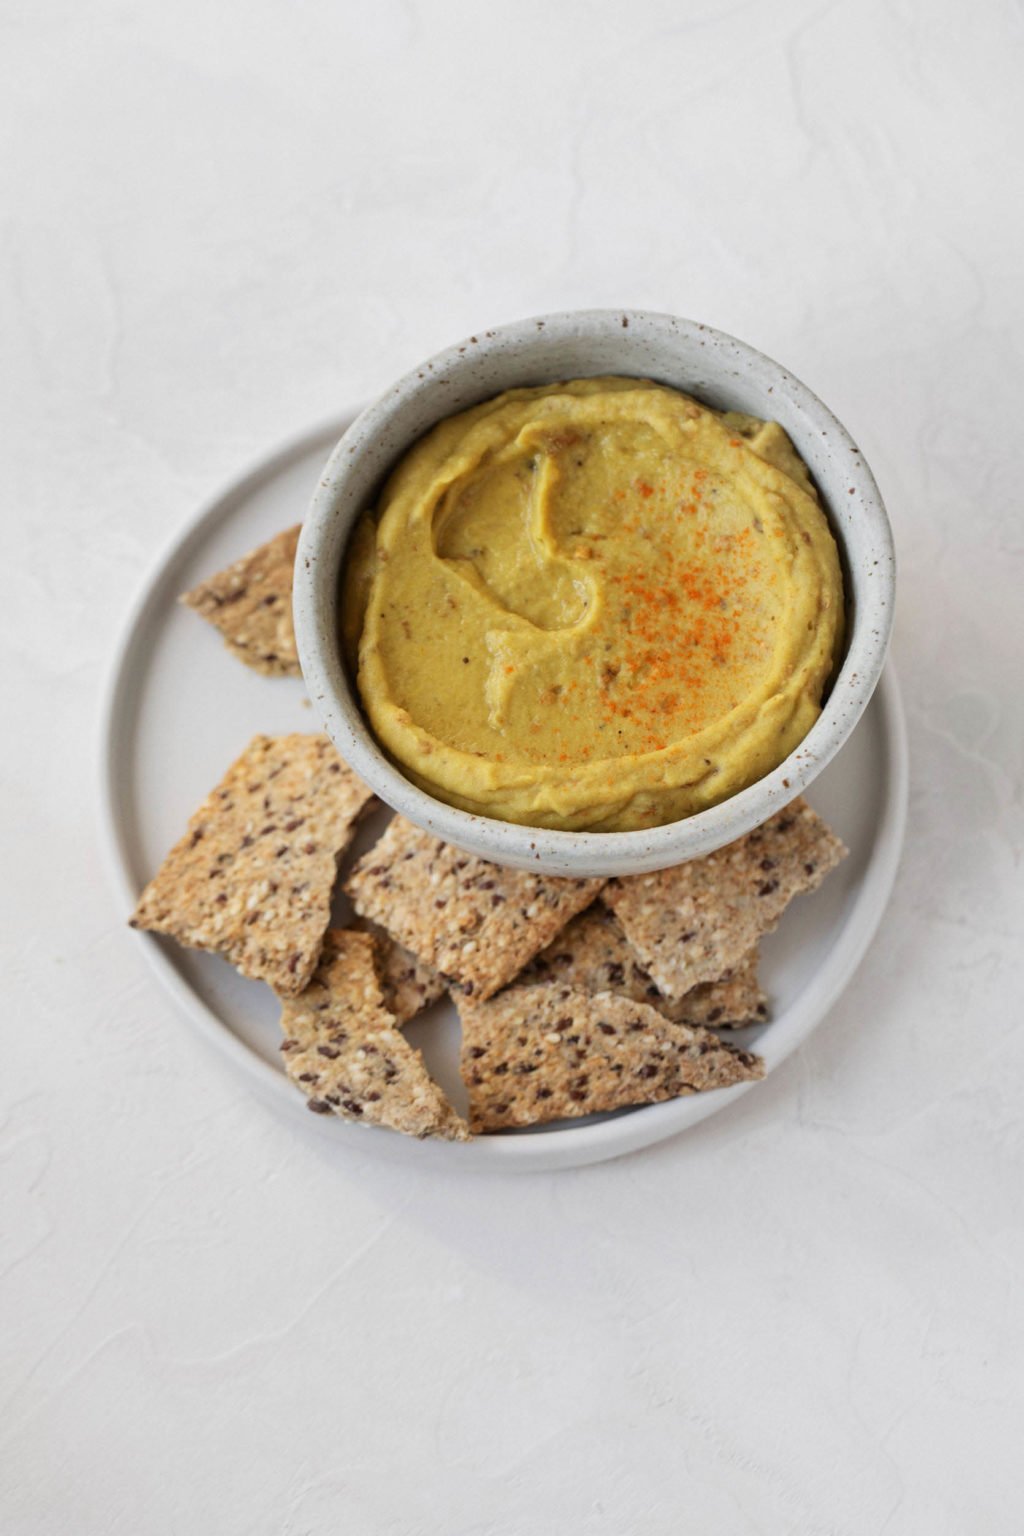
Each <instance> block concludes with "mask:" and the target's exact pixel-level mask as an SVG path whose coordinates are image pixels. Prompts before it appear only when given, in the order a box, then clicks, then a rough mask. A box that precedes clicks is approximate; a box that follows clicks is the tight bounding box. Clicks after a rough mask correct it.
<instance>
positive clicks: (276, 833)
mask: <svg viewBox="0 0 1024 1536" xmlns="http://www.w3.org/2000/svg"><path fill="white" fill-rule="evenodd" d="M372 799H373V796H372V793H371V791H370V790H369V789H367V787H366V785H365V784H364V783H363V782H362V780H360V779H358V778H357V777H356V775H355V774H354V773H353V772H352V770H351V769H350V768H349V767H347V766H346V764H345V763H343V762H342V761H341V759H340V757H339V756H338V754H337V752H336V751H335V750H334V748H333V746H332V745H331V743H330V741H329V740H328V739H327V737H326V736H306V735H298V734H296V735H290V736H255V737H254V738H253V740H252V741H251V742H250V743H249V745H248V747H246V749H245V751H244V752H243V753H242V755H241V757H239V758H238V759H237V760H236V761H235V762H234V763H232V765H231V767H230V768H229V769H228V771H227V773H226V774H225V776H224V778H223V779H222V781H221V783H220V784H219V785H218V786H217V788H216V789H215V790H213V791H212V793H211V794H209V795H208V796H207V798H206V799H205V800H204V801H203V803H202V805H201V806H200V807H199V809H198V811H196V813H195V815H194V816H193V817H192V819H191V820H190V822H189V824H188V831H187V832H186V833H185V835H184V837H182V838H181V840H180V841H179V842H177V843H176V844H175V845H174V847H173V848H172V849H171V851H170V853H169V854H168V855H167V857H166V859H165V860H164V862H163V864H162V865H161V866H160V869H159V871H158V873H157V874H156V875H155V877H154V878H153V879H152V880H151V881H150V882H149V884H148V885H147V886H146V889H145V890H144V891H143V893H142V895H141V897H140V898H139V904H138V906H137V908H136V910H135V914H134V916H133V917H132V918H131V925H132V927H133V928H147V929H150V930H151V931H152V932H154V933H165V934H168V935H169V936H170V937H171V938H173V939H177V941H178V943H179V944H187V945H189V946H191V947H192V948H193V949H208V950H213V951H214V952H215V953H218V954H222V955H224V956H225V958H226V959H228V960H230V961H231V963H232V965H234V966H236V967H237V968H238V970H239V971H241V973H242V975H243V976H252V977H255V978H256V979H257V980H260V981H266V982H268V983H269V984H270V986H272V987H273V988H274V989H275V991H277V992H280V993H282V994H284V995H293V994H295V993H297V992H301V991H302V989H303V987H304V986H305V985H306V983H307V981H308V980H309V978H310V976H311V975H312V973H313V968H314V966H315V965H316V961H317V956H318V955H319V953H320V944H321V941H322V939H323V935H324V931H325V929H326V927H327V924H328V922H329V920H330V907H331V892H332V889H333V886H334V882H335V877H336V874H337V868H338V860H339V858H340V857H341V855H342V853H343V852H344V850H345V849H346V848H347V847H348V845H349V843H350V841H351V839H352V835H353V831H354V828H355V824H356V821H357V819H358V817H359V815H360V813H361V812H362V811H363V809H364V808H365V807H366V805H367V804H368V803H369V802H370V801H371V800H372Z"/></svg>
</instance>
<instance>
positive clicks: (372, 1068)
mask: <svg viewBox="0 0 1024 1536" xmlns="http://www.w3.org/2000/svg"><path fill="white" fill-rule="evenodd" d="M374 949H375V942H374V940H373V938H372V937H371V935H370V934H368V933H355V932H354V931H352V930H351V929H345V928H341V929H337V928H334V929H329V930H328V931H327V933H326V934H325V936H324V944H323V950H322V951H321V955H320V960H319V963H318V965H317V968H316V971H315V972H314V973H313V978H312V980H311V981H310V983H309V985H308V986H307V987H306V989H305V991H303V992H301V993H300V994H299V996H298V997H291V998H286V999H284V1000H283V1006H282V1010H281V1028H282V1029H283V1031H284V1035H285V1038H284V1040H283V1041H282V1043H281V1050H282V1052H283V1054H284V1064H285V1071H286V1072H287V1073H288V1076H289V1077H290V1078H291V1079H292V1081H293V1082H294V1083H296V1084H297V1085H298V1086H299V1087H300V1088H301V1089H302V1091H303V1093H305V1094H306V1096H307V1098H308V1101H309V1106H308V1107H309V1108H310V1109H311V1110H313V1111H314V1112H315V1113H317V1114H322V1115H327V1114H335V1115H339V1116H340V1117H341V1119H343V1120H357V1121H358V1122H359V1123H360V1124H361V1125H384V1126H388V1127H389V1128H390V1129H391V1130H393V1131H401V1132H402V1133H403V1134H404V1135H406V1136H418V1137H420V1138H421V1139H422V1138H423V1137H425V1136H439V1137H441V1138H442V1139H444V1140H446V1141H467V1140H468V1139H469V1130H468V1127H467V1126H466V1123H465V1121H464V1120H463V1119H462V1118H461V1116H460V1115H458V1114H457V1113H456V1112H455V1110H454V1109H453V1108H452V1106H451V1104H449V1102H448V1100H447V1099H446V1098H445V1096H444V1094H443V1093H442V1092H441V1090H440V1088H439V1087H438V1086H437V1084H436V1083H435V1082H434V1080H433V1078H432V1077H431V1076H430V1074H429V1073H428V1072H427V1069H426V1067H425V1066H424V1064H423V1057H422V1056H421V1055H420V1053H419V1051H415V1050H413V1048H412V1046H411V1045H410V1044H409V1042H408V1041H407V1040H406V1038H405V1036H404V1035H401V1034H399V1032H398V1028H397V1026H396V1024H395V1020H394V1018H393V1017H392V1015H391V1014H390V1013H389V1012H388V1010H387V1009H386V1008H385V1006H384V999H383V996H382V994H381V988H380V983H379V981H378V978H377V970H376V965H375V959H374Z"/></svg>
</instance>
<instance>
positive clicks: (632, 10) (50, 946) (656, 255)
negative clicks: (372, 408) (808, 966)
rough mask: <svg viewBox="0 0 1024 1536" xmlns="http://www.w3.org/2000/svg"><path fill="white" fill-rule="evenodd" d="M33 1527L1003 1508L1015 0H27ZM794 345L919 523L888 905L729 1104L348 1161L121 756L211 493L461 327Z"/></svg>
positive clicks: (905, 1528)
mask: <svg viewBox="0 0 1024 1536" xmlns="http://www.w3.org/2000/svg"><path fill="white" fill-rule="evenodd" d="M0 22H2V34H3V35H2V48H0V57H2V65H0V69H2V75H3V78H2V80H0V114H2V118H3V122H2V124H0V143H2V144H3V146H4V150H3V167H2V172H0V175H2V186H0V210H2V211H0V258H2V265H3V291H2V299H0V304H2V310H0V337H2V344H0V355H2V375H3V376H2V383H0V389H2V402H0V440H2V452H0V483H2V498H3V499H2V518H3V524H2V549H3V557H2V598H0V640H2V645H3V661H2V668H3V678H4V693H5V700H6V703H5V707H4V711H3V716H2V719H3V722H4V748H3V752H2V756H0V773H2V783H3V802H2V804H3V850H2V858H0V870H2V876H3V884H4V892H3V909H2V914H0V919H2V920H0V951H2V956H0V959H2V986H3V1008H2V1028H3V1046H2V1049H3V1055H2V1065H0V1098H2V1110H0V1162H2V1172H0V1189H2V1212H0V1320H2V1322H0V1327H2V1335H0V1401H2V1410H0V1529H2V1530H3V1531H4V1532H5V1536H6V1533H10V1536H43V1533H47V1536H49V1533H61V1536H63V1533H74V1536H93V1533H96V1536H99V1533H120V1532H124V1533H130V1536H138V1533H146V1536H149V1533H154V1536H164V1533H188V1536H192V1533H205V1532H208V1531H216V1532H217V1533H218V1536H236V1533H237V1536H242V1533H245V1536H249V1533H255V1536H277V1533H282V1536H284V1533H287V1536H321V1533H323V1536H327V1533H333V1532H338V1531H342V1532H352V1533H359V1536H363V1533H374V1536H376V1533H382V1536H419V1533H426V1532H431V1533H433V1532H439V1533H444V1536H520V1533H530V1536H534V1533H542V1536H544V1533H548V1532H551V1533H557V1536H570V1533H574V1532H586V1533H595V1536H623V1533H632V1532H640V1531H643V1532H645V1533H647V1532H654V1533H662V1532H665V1533H677V1532H681V1531H686V1532H691V1531H692V1532H695V1533H700V1536H709V1533H710V1536H715V1533H718V1532H723V1533H729V1536H732V1533H748V1532H759V1533H766V1536H768V1533H771V1536H774V1533H779V1532H786V1533H789V1532H798V1533H815V1536H818V1533H820V1536H832V1533H836V1536H863V1533H867V1532H872V1533H873V1532H885V1533H887V1536H901V1533H917V1532H922V1533H927V1536H943V1533H947V1532H948V1533H957V1536H959V1533H962V1532H967V1531H969V1532H972V1533H974V1532H977V1533H982V1536H1003V1533H1007V1536H1010V1533H1012V1536H1018V1533H1019V1532H1020V1530H1021V1529H1022V1526H1024V1486H1022V1471H1021V1461H1020V1448H1021V1445H1022V1443H1024V1315H1022V1300H1021V1297H1022V1289H1024V1223H1022V1215H1024V1178H1022V1175H1024V1127H1022V1112H1021V1106H1022V1091H1024V1070H1022V1069H1024V1028H1022V1027H1024V1020H1022V1017H1021V1015H1022V985H1021V972H1020V960H1021V947H1022V944H1021V930H1022V922H1021V919H1022V915H1024V913H1022V909H1024V900H1022V885H1021V879H1020V862H1019V861H1020V852H1021V832H1022V819H1024V818H1022V807H1021V764H1022V735H1024V729H1022V727H1024V712H1022V705H1021V685H1020V682H1019V680H1015V679H1014V677H1013V675H1012V671H1011V668H1012V666H1013V665H1014V664H1016V666H1017V668H1018V669H1019V668H1020V663H1021V656H1022V647H1021V641H1022V639H1024V625H1022V618H1021V613H1022V603H1024V598H1022V590H1024V552H1022V533H1021V529H1022V511H1021V505H1020V496H1019V485H1020V480H1021V464H1020V441H1021V374H1022V366H1024V355H1022V354H1024V334H1022V325H1021V321H1022V306H1021V261H1022V248H1021V236H1022V234H1024V228H1022V225H1024V218H1022V207H1024V198H1022V195H1021V194H1022V188H1021V181H1020V163H1021V152H1022V137H1021V131H1020V130H1021V105H1020V103H1021V80H1022V71H1024V20H1022V14H1021V10H1020V7H1019V6H1014V5H1011V4H1010V3H1000V0H985V3H981V0H976V3H974V4H966V3H965V4H962V5H960V4H956V3H937V0H933V3H930V4H928V3H925V0H916V3H915V0H902V3H893V4H882V3H864V4H833V5H829V4H821V3H820V0H786V3H783V4H741V3H735V4H715V3H713V0H664V3H662V0H630V3H601V0H595V3H589V4H588V3H583V0H578V3H572V4H566V3H563V4H557V3H555V0H544V3H537V0H526V3H519V4H511V3H493V0H476V3H472V0H467V3H442V0H434V3H430V0H421V3H413V0H408V3H398V0H363V3H360V4H355V3H352V0H347V3H337V4H329V3H327V0H317V3H310V0H306V3H303V0H293V3H291V4H285V3H281V4H276V5H275V4H269V3H267V0H246V3H241V0H239V3H226V4H225V3H218V0H172V3H170V4H166V3H164V4H155V3H154V4H144V3H139V4H131V3H128V0H109V3H96V0H92V3H88V4H82V3H80V0H67V3H58V0H22V3H18V0H3V3H2V4H0ZM603 304H607V305H611V306H621V305H629V304H631V305H637V306H647V307H651V308H659V309H667V310H672V311H675V312H677V313H681V314H685V315H688V316H691V317H694V318H697V319H701V320H704V321H707V322H709V323H711V324H713V325H717V326H720V327H721V328H723V329H724V330H727V331H731V332H733V333H735V334H736V335H739V336H741V337H743V338H744V339H746V340H748V341H750V342H752V343H753V344H754V345H756V346H758V347H760V348H762V349H763V350H765V351H767V352H768V353H770V354H771V355H773V356H775V357H777V358H779V359H780V360H781V361H783V362H784V363H785V364H787V365H788V366H790V367H792V369H793V370H794V371H795V373H796V374H797V375H798V376H800V377H802V378H803V379H805V380H806V381H807V382H808V383H809V384H810V385H811V387H812V388H814V389H815V390H816V391H817V392H819V393H820V394H821V395H822V396H823V397H824V399H825V400H827V401H828V403H829V404H830V405H831V406H832V407H833V409H834V410H836V412H837V413H838V414H839V416H840V417H841V418H842V419H843V420H844V421H845V422H846V423H847V425H848V426H849V427H850V429H851V430H852V431H853V433H854V435H855V436H856V437H857V438H858V439H859V441H860V443H861V445H862V447H863V449H864V450H865V452H866V454H867V456H868V459H869V461H870V462H871V464H872V466H873V467H874V469H875V471H876V474H877V476H878V478H879V481H880V483H881V486H882V490H883V493H884V494H885V496H886V497H887V500H888V503H889V507H890V509H891V513H892V517H893V521H894V524H895V528H896V534H897V539H898V545H899V552H900V557H901V583H902V585H901V591H900V602H899V617H898V622H897V632H896V640H895V655H896V658H897V660H898V662H899V664H900V668H901V672H902V677H903V681H904V685H905V690H906V694H907V702H908V706H909V716H910V729H911V748H912V752H913V790H912V804H911V814H910V825H909V833H908V844H907V852H906V858H905V863H904V866H903V869H902V872H901V875H900V877H899V881H898V885H897V889H896V893H895V897H894V900H893V904H892V907H891V909H890V912H889V915H888V917H887V919H886V921H885V923H884V927H883V931H882V933H881V935H880V937H879V938H878V940H877V941H876V943H875V945H874V947H873V949H872V951H871V953H870V955H869V957H868V959H867V960H866V961H865V963H864V965H863V966H862V968H861V970H860V971H859V973H858V975H857V977H856V978H855V980H854V983H853V985H852V986H851V988H850V990H849V992H848V993H847V995H846V997H845V999H844V1000H843V1002H842V1003H841V1004H840V1005H839V1006H838V1007H837V1008H836V1009H835V1010H834V1012H833V1014H832V1015H831V1017H830V1018H829V1019H828V1020H827V1021H826V1023H825V1024H824V1025H823V1026H822V1028H821V1029H820V1030H819V1031H818V1033H817V1034H816V1035H815V1037H814V1038H813V1039H812V1040H811V1042H810V1043H809V1044H808V1045H807V1046H806V1047H805V1048H804V1049H803V1050H802V1051H801V1052H800V1053H799V1055H798V1056H797V1057H796V1058H794V1059H793V1060H792V1061H791V1062H790V1063H788V1064H787V1065H786V1066H785V1067H784V1068H783V1069H782V1070H780V1071H779V1072H778V1073H777V1075H775V1076H774V1077H773V1078H772V1080H771V1081H769V1082H768V1083H766V1084H765V1085H764V1086H763V1087H762V1088H761V1089H759V1090H758V1091H757V1092H756V1093H754V1094H751V1095H750V1096H748V1097H747V1098H745V1099H744V1100H743V1102H742V1103H741V1104H740V1105H739V1106H737V1107H736V1108H735V1109H734V1110H731V1111H729V1112H728V1113H726V1114H723V1115H721V1116H718V1117H716V1118H715V1119H714V1120H712V1121H710V1122H708V1123H707V1124H705V1125H703V1126H700V1127H699V1128H697V1129H696V1130H695V1131H693V1132H691V1133H689V1134H688V1135H686V1136H685V1137H684V1138H682V1139H680V1140H677V1141H675V1142H672V1143H669V1144H666V1145H663V1146H661V1147H659V1148H657V1149H655V1150H654V1151H651V1152H648V1153H645V1154H641V1155H637V1156H634V1157H631V1158H627V1159H625V1160H623V1161H622V1162H620V1163H615V1164H608V1165H606V1166H603V1167H597V1168H594V1169H591V1170H585V1171H581V1172H579V1173H575V1174H571V1173H570V1174H562V1175H544V1176H533V1177H528V1178H527V1177H524V1178H521V1179H518V1180H514V1179H502V1180H499V1179H492V1178H485V1177H479V1176H478V1177H456V1176H452V1177H445V1176H441V1175H439V1174H437V1172H436V1171H432V1172H431V1174H430V1175H429V1176H427V1175H426V1174H424V1173H422V1172H420V1170H419V1169H417V1168H416V1166H415V1164H414V1163H409V1162H406V1163H405V1164H404V1165H398V1164H395V1163H390V1162H384V1161H379V1160H378V1159H377V1157H376V1156H375V1155H374V1153H373V1150H372V1148H371V1147H370V1146H369V1139H370V1138H369V1136H368V1137H367V1143H368V1145H367V1149H366V1151H365V1153H363V1152H361V1151H359V1150H358V1149H357V1151H356V1152H355V1153H353V1154H351V1155H346V1156H345V1158H344V1159H342V1158H340V1157H338V1156H337V1155H336V1149H334V1148H333V1147H332V1146H331V1145H330V1144H329V1143H327V1142H326V1141H325V1140H324V1139H322V1138H320V1137H313V1136H306V1135H305V1134H304V1133H302V1132H301V1130H296V1127H295V1125H294V1123H293V1122H292V1121H290V1120H288V1121H286V1120H285V1119H284V1118H282V1117H281V1116H279V1115H278V1114H277V1113H275V1111H274V1110H273V1109H272V1108H270V1107H269V1106H267V1105H265V1104H264V1103H262V1102H261V1101H259V1100H257V1099H256V1098H255V1097H254V1096H253V1095H252V1093H251V1092H250V1089H249V1087H248V1085H247V1084H246V1083H244V1082H242V1081H241V1080H240V1079H239V1078H238V1077H237V1075H236V1074H235V1073H234V1072H233V1071H232V1069H231V1068H230V1067H229V1066H228V1065H226V1064H225V1063H224V1062H222V1061H221V1059H220V1058H219V1057H216V1056H215V1055H214V1054H213V1053H211V1052H210V1051H209V1049H208V1048H207V1047H206V1046H205V1045H204V1044H202V1043H201V1042H200V1041H199V1040H198V1038H196V1037H194V1036H193V1035H192V1034H191V1033H190V1032H189V1030H188V1028H187V1027H186V1026H185V1024H184V1023H183V1022H182V1021H181V1020H180V1019H179V1018H178V1017H177V1016H176V1014H175V1012H174V1011H173V1009H172V1007H171V1006H170V1004H169V1003H168V1002H167V1000H166V999H165V998H164V997H163V995H162V994H161V993H160V992H159V991H158V990H157V988H156V986H155V984H154V982H153V980H152V979H151V976H150V974H149V973H148V971H147V970H146V968H145V967H144V962H143V958H142V955H141V953H140V949H139V946H138V943H137V941H136V940H135V939H134V936H133V935H131V934H129V933H128V932H127V931H126V930H125V928H124V923H123V919H124V913H123V912H121V911H119V910H117V909H116V906H115V903H114V902H113V900H112V898H111V896H110V894H109V891H108V886H107V884H106V880H105V874H104V870H103V866H102V864H101V860H100V856H99V852H98V848H97V836H96V832H95V825H96V822H95V792H94V775H93V763H92V758H93V754H94V746H95V738H96V712H97V699H98V691H99V687H100V684H101V680H102V678H103V675H104V672H105V668H106V667H107V665H108V662H109V657H110V653H111V648H112V645H113V641H114V637H115V634H116V632H117V629H118V626H119V624H120V622H121V619H122V616H123V613H124V611H125V609H126V607H127V605H128V603H129V601H130V598H131V595H132V592H133V589H134V588H135V587H136V585H137V583H138V582H139V580H140V578H141V576H142V573H143V571H144V570H145V568H146V567H147V566H148V565H149V563H150V562H151V560H152V558H153V556H154V554H155V552H156V550H157V549H158V548H159V547H160V546H162V545H163V544H164V543H165V542H166V540H167V538H168V537H169V535H170V534H171V533H172V531H173V530H174V528H175V527H176V526H178V525H179V524H180V523H181V522H182V521H183V520H184V519H186V518H187V517H188V516H189V514H190V512H191V511H192V509H193V508H194V506H195V505H196V503H197V501H198V500H199V499H200V498H202V497H205V496H206V495H207V494H208V493H209V492H210V491H211V490H213V489H214V488H215V487H216V486H218V485H219V484H220V483H221V482H223V481H224V480H225V479H227V478H228V477H229V476H230V475H232V474H233V473H234V472H235V471H236V470H238V469H239V468H241V467H242V466H243V465H244V464H245V463H246V462H247V461H248V460H249V459H251V458H252V457H253V456H256V455H260V454H263V453H264V451H265V450H267V449H268V448H270V447H272V446H273V445H274V444H275V442H277V441H279V440H280V439H282V438H284V437H287V436H288V435H290V434H292V433H293V432H295V431H297V430H299V429H301V428H303V427H304V426H305V425H306V424H307V423H309V422H310V421H316V420H320V419H322V418H324V417H326V416H328V415H330V414H331V413H332V412H334V411H336V410H338V409H340V408H342V407H344V406H346V405H347V404H349V403H350V402H353V401H358V400H361V399H363V398H365V397H367V396H368V395H370V394H372V393H374V392H375V391H377V390H378V389H380V388H382V387H383V386H384V385H385V384H386V383H387V382H388V381H389V380H390V379H391V378H392V377H393V376H395V375H396V374H397V373H399V372H401V371H403V370H404V369H405V368H406V367H407V366H409V365H411V364H413V363H414V362H416V361H418V360H419V359H421V358H422V357H424V356H425V355H427V354H429V353H430V352H432V351H433V350H435V349H436V348H438V347H440V346H443V345H445V344H447V343H449V342H451V341H454V340H457V339H458V338H459V337H460V336H461V335H463V334H465V333H467V332H469V331H472V330H475V329H477V328H479V327H486V326H490V325H492V324H493V323H495V322H497V321H501V320H508V319H513V318H516V317H519V316H521V315H525V314H530V313H535V312H538V311H544V310H550V309H557V308H562V307H579V306H584V305H603Z"/></svg>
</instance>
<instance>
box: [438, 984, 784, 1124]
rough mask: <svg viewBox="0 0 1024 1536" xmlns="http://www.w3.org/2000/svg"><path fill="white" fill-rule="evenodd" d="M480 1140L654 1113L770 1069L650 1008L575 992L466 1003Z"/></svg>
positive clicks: (466, 1061)
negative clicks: (484, 1135) (621, 1113)
mask: <svg viewBox="0 0 1024 1536" xmlns="http://www.w3.org/2000/svg"><path fill="white" fill-rule="evenodd" d="M458 1007H459V1013H460V1014H461V1016H462V1076H463V1078H464V1080H465V1083H466V1087H467V1089H468V1090H469V1125H470V1130H472V1131H498V1130H505V1129H508V1128H509V1127H512V1126H521V1125H535V1124H538V1123H539V1122H541V1121H546V1120H563V1119H567V1118H575V1117H577V1116H579V1115H591V1114H595V1113H597V1111H599V1110H608V1109H624V1108H626V1107H627V1106H628V1105H633V1104H656V1103H659V1102H660V1101H661V1100H663V1099H675V1098H679V1097H680V1096H681V1095H683V1094H690V1093H701V1092H704V1091H705V1090H706V1089H709V1088H725V1087H728V1086H730V1085H731V1084H733V1083H741V1082H747V1081H750V1080H752V1079H754V1078H759V1077H763V1076H764V1063H763V1062H762V1061H761V1060H760V1058H759V1057H757V1056H752V1055H750V1053H749V1052H747V1051H738V1050H736V1049H735V1048H734V1047H733V1046H731V1045H726V1044H725V1042H724V1041H722V1040H719V1038H718V1036H717V1035H714V1034H712V1033H711V1031H710V1030H707V1029H690V1028H689V1027H688V1026H687V1025H685V1024H673V1023H671V1022H670V1021H669V1020H667V1019H665V1018H663V1017H662V1015H661V1014H660V1013H658V1012H656V1010H655V1009H653V1008H649V1007H648V1006H647V1005H646V1004H645V1003H635V1002H631V1001H630V1000H629V999H628V998H625V997H617V996H615V995H614V994H613V993H611V992H598V993H589V992H581V991H576V990H574V989H573V988H571V987H560V986H550V985H548V986H539V987H519V986H516V987H509V988H508V990H507V991H505V992H501V993H499V995H498V996H497V997H494V998H492V999H491V1000H490V1002H477V1000H476V999H475V998H473V999H469V998H460V999H459V1000H458Z"/></svg>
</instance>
